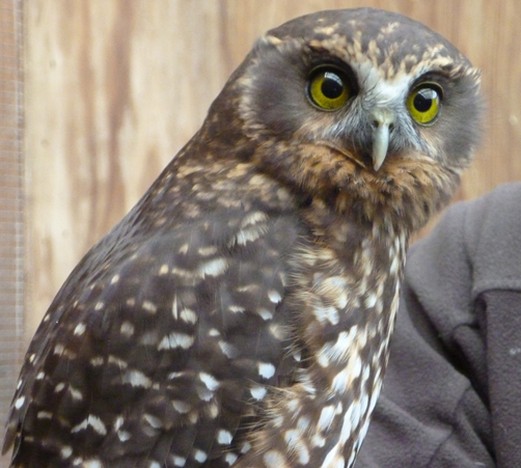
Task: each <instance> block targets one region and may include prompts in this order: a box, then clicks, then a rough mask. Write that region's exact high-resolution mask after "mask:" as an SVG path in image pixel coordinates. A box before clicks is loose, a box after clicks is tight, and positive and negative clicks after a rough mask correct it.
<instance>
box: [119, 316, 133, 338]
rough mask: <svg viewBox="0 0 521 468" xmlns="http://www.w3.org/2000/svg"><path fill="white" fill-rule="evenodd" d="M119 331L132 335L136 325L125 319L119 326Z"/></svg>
mask: <svg viewBox="0 0 521 468" xmlns="http://www.w3.org/2000/svg"><path fill="white" fill-rule="evenodd" d="M119 331H120V333H121V334H122V335H125V336H126V337H130V336H132V335H133V334H134V325H132V324H131V323H130V322H129V321H127V320H125V321H124V322H123V323H122V324H121V326H120V327H119Z"/></svg>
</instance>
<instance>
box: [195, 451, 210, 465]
mask: <svg viewBox="0 0 521 468" xmlns="http://www.w3.org/2000/svg"><path fill="white" fill-rule="evenodd" d="M207 458H208V455H207V454H206V453H205V452H203V451H202V450H199V449H195V450H194V460H195V461H196V462H199V463H204V462H205V461H206V459H207Z"/></svg>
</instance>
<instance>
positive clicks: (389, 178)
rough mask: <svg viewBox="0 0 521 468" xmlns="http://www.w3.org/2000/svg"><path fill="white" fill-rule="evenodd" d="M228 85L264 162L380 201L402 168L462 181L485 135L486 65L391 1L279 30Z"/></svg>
mask: <svg viewBox="0 0 521 468" xmlns="http://www.w3.org/2000/svg"><path fill="white" fill-rule="evenodd" d="M227 93H230V96H233V99H229V102H233V103H234V105H235V106H236V108H237V109H238V110H237V114H238V117H239V119H241V120H242V129H243V132H244V134H245V135H246V136H247V137H248V138H249V139H250V140H252V141H255V142H256V145H257V148H259V149H258V151H257V152H256V157H257V158H258V160H259V161H260V162H261V163H263V164H264V165H265V166H266V167H267V168H268V170H269V169H271V170H272V171H273V173H274V174H276V175H277V176H278V177H282V178H284V177H287V179H288V180H289V181H290V182H291V181H292V182H296V183H297V184H298V185H300V186H301V187H304V188H305V189H306V190H310V191H311V192H313V191H315V193H321V192H324V191H325V192H324V193H323V195H327V196H329V197H330V198H331V197H332V196H333V192H337V193H342V192H344V193H347V192H349V196H350V197H351V198H352V196H353V193H357V194H359V195H360V196H361V197H362V198H364V197H370V198H371V203H373V202H374V201H375V200H374V193H375V191H376V192H377V193H380V194H383V196H384V198H385V197H386V196H387V192H390V191H391V192H392V190H393V189H394V190H396V189H395V187H396V186H399V185H400V183H401V182H404V177H405V183H406V184H407V183H409V184H413V185H414V179H422V178H429V177H430V178H432V179H436V178H440V177H444V178H446V179H447V184H448V185H449V186H454V185H455V184H456V181H457V179H458V177H457V174H458V173H459V171H460V170H461V168H463V167H465V166H466V165H467V163H468V161H469V159H470V156H471V153H472V150H473V148H474V146H475V145H476V143H477V140H478V136H479V133H480V122H479V119H480V109H481V101H480V94H479V73H478V72H477V71H476V69H475V68H473V67H472V65H471V64H470V62H469V61H468V60H467V59H466V58H465V57H464V56H463V55H462V54H461V53H460V52H459V51H458V50H457V49H456V48H455V47H454V46H452V45H451V44H450V43H449V42H448V41H447V40H445V39H444V38H443V37H441V36H440V35H439V34H437V33H435V32H433V31H431V30H430V29H428V28H427V27H425V26H424V25H422V24H420V23H418V22H415V21H413V20H411V19H409V18H406V17H403V16H401V15H399V14H396V13H390V12H385V11H381V10H373V9H366V8H364V9H356V10H338V11H324V12H319V13H315V14H312V15H308V16H304V17H301V18H297V19H294V20H292V21H289V22H288V23H285V24H283V25H282V26H280V27H278V28H276V29H273V30H271V31H269V32H268V33H267V34H266V35H265V36H264V37H263V38H261V39H260V40H259V41H258V42H257V44H256V45H255V47H254V49H253V51H252V52H251V53H250V55H249V56H248V57H247V59H246V60H245V62H244V63H243V65H242V66H241V67H240V68H239V69H238V71H237V72H236V73H235V74H234V76H233V77H232V79H231V81H230V82H229V85H228V86H227V88H225V91H224V94H227ZM407 177H409V179H407ZM411 178H412V179H411ZM353 184H354V185H353ZM424 184H425V185H429V184H428V182H427V181H425V182H424ZM447 184H446V185H447ZM451 184H452V185H451ZM416 185H422V184H421V183H419V184H416ZM431 185H434V184H431ZM404 187H406V185H405V186H404ZM354 188H356V190H353V189H354ZM427 188H428V187H427ZM449 188H450V187H449ZM434 189H435V188H433V190H434ZM436 189H440V190H441V189H443V190H441V191H443V192H446V187H445V186H443V187H438V186H436ZM366 190H368V191H367V192H366ZM410 190H412V187H409V191H410ZM402 191H403V190H402ZM449 191H450V190H449ZM411 196H413V195H411ZM335 199H336V198H335ZM438 205H439V203H438V204H437V205H436V206H435V207H433V209H437V208H438ZM426 214H427V215H428V214H430V213H426Z"/></svg>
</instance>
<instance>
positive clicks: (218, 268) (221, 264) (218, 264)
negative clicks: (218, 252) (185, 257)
mask: <svg viewBox="0 0 521 468" xmlns="http://www.w3.org/2000/svg"><path fill="white" fill-rule="evenodd" d="M227 268H228V262H227V261H226V260H225V259H224V258H216V259H213V260H209V261H208V262H205V263H202V264H201V265H199V268H198V269H197V271H198V273H199V275H200V276H202V277H203V278H204V277H205V276H213V277H216V276H219V275H222V274H223V273H224V272H225V271H226V269H227Z"/></svg>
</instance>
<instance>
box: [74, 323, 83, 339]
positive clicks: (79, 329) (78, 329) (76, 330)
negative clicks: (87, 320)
mask: <svg viewBox="0 0 521 468" xmlns="http://www.w3.org/2000/svg"><path fill="white" fill-rule="evenodd" d="M85 329H86V327H85V324H84V323H81V322H80V323H78V325H76V328H74V332H73V334H74V335H76V336H81V335H83V333H84V332H85Z"/></svg>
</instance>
